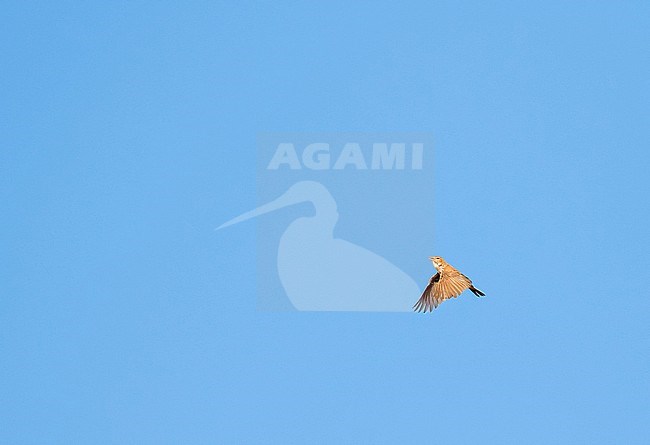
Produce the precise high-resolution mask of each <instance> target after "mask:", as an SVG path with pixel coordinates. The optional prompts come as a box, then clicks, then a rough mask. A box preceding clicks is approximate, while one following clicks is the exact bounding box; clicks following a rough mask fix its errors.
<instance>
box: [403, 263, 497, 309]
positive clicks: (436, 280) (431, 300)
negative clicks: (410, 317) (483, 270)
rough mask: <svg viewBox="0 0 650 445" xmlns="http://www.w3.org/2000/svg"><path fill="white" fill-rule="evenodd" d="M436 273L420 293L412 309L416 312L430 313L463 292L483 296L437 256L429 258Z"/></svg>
mask: <svg viewBox="0 0 650 445" xmlns="http://www.w3.org/2000/svg"><path fill="white" fill-rule="evenodd" d="M429 259H430V260H431V262H432V263H433V267H435V268H436V270H437V271H438V273H436V274H435V275H434V276H432V277H431V279H430V280H429V285H428V286H427V287H426V289H424V292H422V296H421V297H420V299H419V300H418V301H417V303H415V306H413V309H414V310H415V311H417V312H427V311H429V312H431V311H432V310H433V309H435V308H437V307H438V305H439V304H440V303H442V302H443V301H445V300H448V299H449V298H456V297H457V296H459V295H460V294H461V293H462V292H463V291H464V290H466V289H469V290H471V291H472V292H473V293H474V295H476V296H477V297H483V296H485V294H484V293H483V292H481V291H480V290H478V289H477V288H475V287H474V285H473V284H472V280H470V279H469V278H467V277H466V276H465V275H463V274H462V273H460V272H459V271H458V270H457V269H455V268H454V267H453V266H452V265H451V264H449V263H447V262H446V261H445V260H444V259H442V258H441V257H439V256H434V257H430V258H429Z"/></svg>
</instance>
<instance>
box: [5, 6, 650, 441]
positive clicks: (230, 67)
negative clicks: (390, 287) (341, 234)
mask: <svg viewBox="0 0 650 445" xmlns="http://www.w3.org/2000/svg"><path fill="white" fill-rule="evenodd" d="M277 3H278V2H264V3H259V4H257V5H255V4H252V3H247V4H242V2H235V1H231V2H190V3H189V4H187V3H185V2H155V3H154V2H149V3H147V2H86V3H82V2H3V4H2V7H1V14H0V17H1V18H0V22H1V26H0V56H1V60H2V70H0V143H1V145H0V200H1V201H0V203H1V209H0V442H1V443H4V444H44V443H46V444H71V443H78V444H111V443H119V444H149V443H151V444H181V443H183V444H214V443H423V442H431V443H499V444H503V443H540V444H547V443H571V444H572V443H591V444H596V443H630V444H631V443H643V442H644V441H647V425H648V421H649V420H650V419H649V415H648V400H649V387H648V385H649V384H648V373H649V357H648V351H649V346H650V345H649V335H648V313H649V306H650V303H649V301H650V300H649V297H650V296H649V292H648V277H649V273H648V266H650V264H649V263H650V261H648V245H649V244H650V243H649V241H650V240H649V236H648V226H649V221H648V220H649V218H648V206H649V205H648V201H649V199H648V189H649V188H650V179H649V174H648V173H649V170H650V162H649V159H650V156H649V154H648V148H649V147H648V143H649V140H650V138H649V136H650V122H649V116H650V113H649V112H648V104H649V102H650V97H649V93H650V86H649V79H650V72H649V71H650V70H649V68H650V59H649V56H648V54H649V53H648V47H649V45H650V38H649V34H648V29H649V28H650V18H649V17H650V8H649V7H648V3H647V2H641V1H637V2H613V1H611V2H591V1H589V2H587V1H578V2H548V1H547V2H534V3H533V2H514V1H513V2H495V3H492V4H489V5H488V4H486V3H487V2H460V3H462V4H461V5H459V4H457V3H459V2H451V1H450V2H445V3H441V2H420V3H416V2H413V3H399V4H398V3H393V4H389V3H384V2H359V3H355V2H350V1H346V2H331V3H329V2H328V3H327V5H317V4H312V3H310V4H302V3H301V2H284V3H283V4H282V5H278V4H277ZM259 131H286V132H293V131H321V132H337V131H366V132H391V131H423V132H431V133H432V134H433V135H434V137H435V140H436V165H435V177H434V179H433V180H434V183H435V197H434V199H435V204H434V205H435V235H434V238H435V241H434V242H433V243H432V244H433V245H432V246H421V245H413V246H409V245H405V246H404V247H403V249H404V257H405V258H406V257H410V258H421V256H422V255H423V252H424V251H426V254H434V253H439V252H445V253H446V254H448V256H451V257H453V258H456V259H458V261H459V262H460V263H461V264H462V265H463V268H464V269H465V270H466V271H467V272H468V274H470V275H471V276H472V278H473V279H474V280H475V282H476V283H477V284H479V283H480V287H481V288H483V289H484V290H485V291H486V292H487V293H488V294H489V295H488V297H487V298H486V299H484V300H477V299H475V298H474V297H473V296H471V295H469V296H463V297H462V298H460V299H458V300H456V301H453V302H451V303H446V304H445V305H443V306H442V307H441V308H440V310H438V311H437V312H435V313H434V314H432V315H431V316H422V315H415V314H391V313H386V314H373V313H361V314H359V313H299V312H279V313H274V312H256V311H255V310H254V307H255V299H256V295H255V294H256V287H255V267H254V264H255V246H256V237H255V232H254V227H255V225H254V224H248V225H241V226H238V227H236V228H233V229H232V230H230V231H229V232H227V234H225V232H224V233H218V232H214V231H213V228H214V227H216V226H217V225H219V224H221V223H222V222H224V221H225V220H227V219H230V218H231V217H233V216H235V215H237V214H239V213H241V212H242V211H244V210H248V209H249V208H253V207H254V206H255V205H256V199H255V188H254V183H255V161H256V159H255V135H256V133H257V132H259ZM404 199H406V200H407V199H408V196H405V197H404ZM422 204H423V203H421V202H414V203H413V205H414V206H416V205H417V206H419V205H422ZM383 224H384V225H385V227H386V228H387V229H391V228H393V229H394V230H408V231H412V232H414V233H423V234H425V233H426V234H427V235H426V236H429V235H428V234H429V233H430V230H431V228H430V225H429V222H427V221H402V220H400V218H399V215H396V214H395V213H394V212H386V219H385V221H384V222H383ZM346 230H347V231H348V235H349V236H348V238H350V239H356V238H355V231H356V233H357V236H363V228H362V227H357V228H355V227H354V226H353V225H351V224H350V223H349V221H348V226H347V229H346ZM423 236H425V235H423ZM432 249H434V250H435V252H430V250H432ZM418 261H419V260H418ZM430 271H431V268H430V265H428V264H425V263H422V266H421V277H424V279H425V280H426V277H428V274H429V273H430ZM646 443H647V442H646Z"/></svg>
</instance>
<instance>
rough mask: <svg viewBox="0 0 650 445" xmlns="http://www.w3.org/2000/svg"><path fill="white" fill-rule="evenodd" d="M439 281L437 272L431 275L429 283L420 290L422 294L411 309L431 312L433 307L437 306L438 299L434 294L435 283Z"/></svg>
mask: <svg viewBox="0 0 650 445" xmlns="http://www.w3.org/2000/svg"><path fill="white" fill-rule="evenodd" d="M439 281H440V274H439V273H437V274H435V275H434V276H432V277H431V279H430V280H429V285H428V286H427V287H426V289H424V292H422V296H421V297H420V299H419V300H418V301H417V303H415V305H414V306H413V309H414V310H415V311H416V312H427V311H428V312H431V311H432V310H433V309H434V308H437V307H438V304H439V302H438V300H437V299H436V298H435V294H436V285H437V284H438V282H439Z"/></svg>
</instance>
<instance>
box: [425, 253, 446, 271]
mask: <svg viewBox="0 0 650 445" xmlns="http://www.w3.org/2000/svg"><path fill="white" fill-rule="evenodd" d="M429 259H430V260H431V262H432V263H433V267H435V268H436V270H438V271H441V270H442V269H443V268H444V265H445V260H443V259H442V258H441V257H439V256H430V257H429Z"/></svg>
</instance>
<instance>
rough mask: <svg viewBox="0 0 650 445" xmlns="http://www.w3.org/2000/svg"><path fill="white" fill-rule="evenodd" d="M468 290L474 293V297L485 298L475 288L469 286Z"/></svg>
mask: <svg viewBox="0 0 650 445" xmlns="http://www.w3.org/2000/svg"><path fill="white" fill-rule="evenodd" d="M469 290H471V291H472V292H474V295H476V296H477V297H485V294H484V293H483V292H482V291H480V290H478V289H477V288H475V287H474V286H470V287H469Z"/></svg>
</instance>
